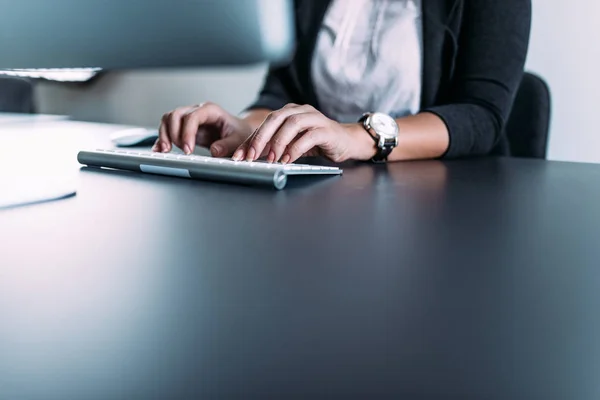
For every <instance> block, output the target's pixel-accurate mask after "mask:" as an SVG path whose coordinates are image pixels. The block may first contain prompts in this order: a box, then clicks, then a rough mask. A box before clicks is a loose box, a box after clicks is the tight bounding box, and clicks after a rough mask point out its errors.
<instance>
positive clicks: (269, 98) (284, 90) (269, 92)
mask: <svg viewBox="0 0 600 400" xmlns="http://www.w3.org/2000/svg"><path fill="white" fill-rule="evenodd" d="M291 68H292V67H291V64H285V65H271V66H270V67H269V69H268V71H267V74H266V76H265V79H264V82H263V85H262V88H261V89H260V92H259V94H258V97H257V98H256V100H255V101H254V102H253V103H252V104H251V105H250V106H249V107H248V108H247V110H253V109H257V108H266V109H269V110H278V109H280V108H282V107H283V106H285V105H286V104H288V103H298V102H299V101H298V100H297V99H296V98H295V97H296V96H293V95H292V93H290V92H291V90H290V85H291V83H292V78H291Z"/></svg>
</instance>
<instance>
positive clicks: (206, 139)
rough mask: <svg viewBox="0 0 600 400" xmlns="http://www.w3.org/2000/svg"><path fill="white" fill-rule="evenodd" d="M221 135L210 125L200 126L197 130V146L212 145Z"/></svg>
mask: <svg viewBox="0 0 600 400" xmlns="http://www.w3.org/2000/svg"><path fill="white" fill-rule="evenodd" d="M219 139H220V136H219V135H218V133H217V134H215V129H214V128H212V127H208V126H206V125H205V126H199V127H198V131H197V132H196V146H202V147H210V145H212V144H213V143H214V142H215V141H216V140H219Z"/></svg>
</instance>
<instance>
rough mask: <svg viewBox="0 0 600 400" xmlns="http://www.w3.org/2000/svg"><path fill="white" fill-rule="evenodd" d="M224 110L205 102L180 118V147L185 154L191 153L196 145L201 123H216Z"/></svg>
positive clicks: (220, 118)
mask: <svg viewBox="0 0 600 400" xmlns="http://www.w3.org/2000/svg"><path fill="white" fill-rule="evenodd" d="M224 114H225V111H224V110H223V109H222V108H221V107H219V106H217V105H216V104H212V103H205V104H203V105H201V106H200V107H198V108H196V109H194V110H191V111H190V112H188V113H187V114H185V115H184V116H183V117H182V119H181V123H182V125H181V146H180V147H181V149H182V150H183V152H184V153H185V154H191V153H192V151H193V150H194V147H195V146H196V134H197V133H198V128H199V127H201V126H202V125H208V124H211V125H213V124H217V123H218V122H219V121H220V120H222V119H223V116H224Z"/></svg>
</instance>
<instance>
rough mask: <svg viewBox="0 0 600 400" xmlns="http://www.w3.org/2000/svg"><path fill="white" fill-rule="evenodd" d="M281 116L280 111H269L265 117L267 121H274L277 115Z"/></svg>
mask: <svg viewBox="0 0 600 400" xmlns="http://www.w3.org/2000/svg"><path fill="white" fill-rule="evenodd" d="M280 116H281V111H279V110H278V111H271V112H270V113H269V114H268V115H267V118H266V119H265V120H266V121H267V122H273V121H276V120H277V119H278V118H279V117H280Z"/></svg>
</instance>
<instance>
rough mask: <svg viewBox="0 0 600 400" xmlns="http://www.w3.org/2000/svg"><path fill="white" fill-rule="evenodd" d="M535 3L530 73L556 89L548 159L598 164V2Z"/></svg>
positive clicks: (563, 0) (554, 0) (537, 0)
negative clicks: (543, 79) (535, 73)
mask: <svg viewBox="0 0 600 400" xmlns="http://www.w3.org/2000/svg"><path fill="white" fill-rule="evenodd" d="M534 2H535V4H534V19H533V32H532V40H531V50H530V53H529V62H528V68H529V69H531V70H532V71H535V72H538V73H540V75H542V76H543V77H544V78H546V80H547V81H548V83H549V84H550V88H551V90H552V95H553V97H552V101H553V103H554V105H553V106H554V107H553V113H554V115H553V119H552V131H551V132H552V133H551V137H550V148H549V158H551V159H554V160H569V161H589V162H600V125H599V124H598V117H599V116H600V43H599V42H600V22H599V21H600V2H596V1H592V0H560V1H559V0H534Z"/></svg>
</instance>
